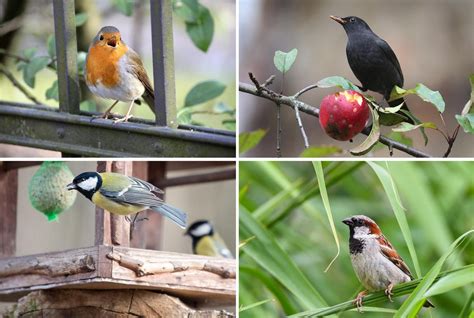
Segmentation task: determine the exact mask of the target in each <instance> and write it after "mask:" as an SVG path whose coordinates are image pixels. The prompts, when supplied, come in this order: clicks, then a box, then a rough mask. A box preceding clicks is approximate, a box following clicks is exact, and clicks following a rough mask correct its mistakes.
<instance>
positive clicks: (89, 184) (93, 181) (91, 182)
mask: <svg viewBox="0 0 474 318" xmlns="http://www.w3.org/2000/svg"><path fill="white" fill-rule="evenodd" d="M97 182H99V180H98V179H97V177H91V178H88V179H86V180H84V181H81V182H79V183H78V184H77V186H78V187H79V188H81V189H83V190H86V191H91V190H94V189H95V187H96V186H97Z"/></svg>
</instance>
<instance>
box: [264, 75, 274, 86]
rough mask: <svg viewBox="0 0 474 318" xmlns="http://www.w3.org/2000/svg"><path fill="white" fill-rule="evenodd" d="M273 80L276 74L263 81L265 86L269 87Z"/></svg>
mask: <svg viewBox="0 0 474 318" xmlns="http://www.w3.org/2000/svg"><path fill="white" fill-rule="evenodd" d="M273 80H275V75H272V76H270V77H269V78H268V79H267V80H266V81H265V82H263V84H262V86H263V87H268V86H270V85H271V84H273Z"/></svg>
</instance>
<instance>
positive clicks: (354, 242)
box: [349, 227, 364, 254]
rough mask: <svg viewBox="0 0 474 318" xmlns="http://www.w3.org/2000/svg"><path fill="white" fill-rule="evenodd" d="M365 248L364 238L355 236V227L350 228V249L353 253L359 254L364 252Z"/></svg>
mask: <svg viewBox="0 0 474 318" xmlns="http://www.w3.org/2000/svg"><path fill="white" fill-rule="evenodd" d="M363 249H364V242H363V241H362V240H359V239H356V238H354V229H353V228H352V227H351V228H350V236H349V251H350V253H351V254H359V253H362V250H363Z"/></svg>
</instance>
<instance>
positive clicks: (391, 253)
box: [377, 235, 413, 279]
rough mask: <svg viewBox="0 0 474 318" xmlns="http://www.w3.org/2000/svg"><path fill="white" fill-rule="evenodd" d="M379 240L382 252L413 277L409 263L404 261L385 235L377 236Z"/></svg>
mask: <svg viewBox="0 0 474 318" xmlns="http://www.w3.org/2000/svg"><path fill="white" fill-rule="evenodd" d="M377 241H378V242H379V245H380V251H381V252H382V255H383V256H385V257H386V258H388V260H389V261H391V262H392V263H393V264H394V265H395V266H397V267H398V268H400V270H401V271H402V272H404V273H405V274H407V275H408V276H410V278H411V279H413V276H412V275H411V273H410V270H409V269H408V267H407V265H406V264H405V262H404V261H403V259H402V258H401V256H400V255H398V253H397V251H395V249H394V248H393V246H392V244H390V242H389V241H388V240H387V239H386V238H385V236H383V235H380V236H379V237H378V238H377Z"/></svg>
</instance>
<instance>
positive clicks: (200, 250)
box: [195, 236, 220, 256]
mask: <svg viewBox="0 0 474 318" xmlns="http://www.w3.org/2000/svg"><path fill="white" fill-rule="evenodd" d="M195 250H196V254H199V255H205V256H220V255H219V250H218V248H217V246H216V245H215V243H214V241H213V239H212V238H211V237H210V236H205V237H203V238H201V239H200V240H199V241H198V242H197V244H196V247H195Z"/></svg>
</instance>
